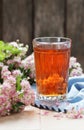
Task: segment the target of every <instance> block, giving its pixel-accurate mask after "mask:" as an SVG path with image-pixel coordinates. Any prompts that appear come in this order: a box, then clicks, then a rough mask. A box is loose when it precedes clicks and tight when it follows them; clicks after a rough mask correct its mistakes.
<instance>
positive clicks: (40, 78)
mask: <svg viewBox="0 0 84 130" xmlns="http://www.w3.org/2000/svg"><path fill="white" fill-rule="evenodd" d="M34 56H35V67H36V84H37V91H38V93H39V94H41V95H44V96H59V95H64V94H66V91H67V77H68V67H69V57H70V48H67V47H66V46H62V47H61V48H60V49H59V47H56V45H53V46H52V45H50V44H47V45H45V44H42V45H39V46H37V47H34Z"/></svg>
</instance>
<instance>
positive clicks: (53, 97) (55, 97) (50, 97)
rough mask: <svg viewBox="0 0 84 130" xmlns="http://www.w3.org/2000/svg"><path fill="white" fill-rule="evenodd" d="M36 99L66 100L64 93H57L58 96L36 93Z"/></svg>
mask: <svg viewBox="0 0 84 130" xmlns="http://www.w3.org/2000/svg"><path fill="white" fill-rule="evenodd" d="M37 99H38V100H40V101H47V102H48V101H49V102H50V101H51V102H52V101H55V102H63V101H66V94H64V95H59V96H44V95H41V94H39V95H37Z"/></svg>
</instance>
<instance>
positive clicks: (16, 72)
mask: <svg viewBox="0 0 84 130" xmlns="http://www.w3.org/2000/svg"><path fill="white" fill-rule="evenodd" d="M12 75H13V76H14V77H17V76H18V75H22V73H21V71H20V70H13V71H12Z"/></svg>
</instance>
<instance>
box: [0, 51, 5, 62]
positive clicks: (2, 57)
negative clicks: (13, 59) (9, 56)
mask: <svg viewBox="0 0 84 130" xmlns="http://www.w3.org/2000/svg"><path fill="white" fill-rule="evenodd" d="M4 59H5V54H4V53H3V52H1V51H0V61H3V60H4Z"/></svg>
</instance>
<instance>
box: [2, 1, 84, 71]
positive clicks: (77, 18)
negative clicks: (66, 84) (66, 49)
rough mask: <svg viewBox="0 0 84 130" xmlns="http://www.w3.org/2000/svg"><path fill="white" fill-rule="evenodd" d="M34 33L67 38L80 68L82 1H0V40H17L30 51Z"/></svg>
mask: <svg viewBox="0 0 84 130" xmlns="http://www.w3.org/2000/svg"><path fill="white" fill-rule="evenodd" d="M38 36H66V37H70V38H71V39H72V52H71V55H72V56H75V57H77V59H78V61H79V62H80V63H81V64H82V67H83V69H84V60H83V59H84V0H0V39H2V40H5V41H14V40H16V39H20V41H21V42H24V43H25V44H28V45H29V51H28V54H31V52H32V51H33V49H32V39H33V38H34V37H38Z"/></svg>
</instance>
